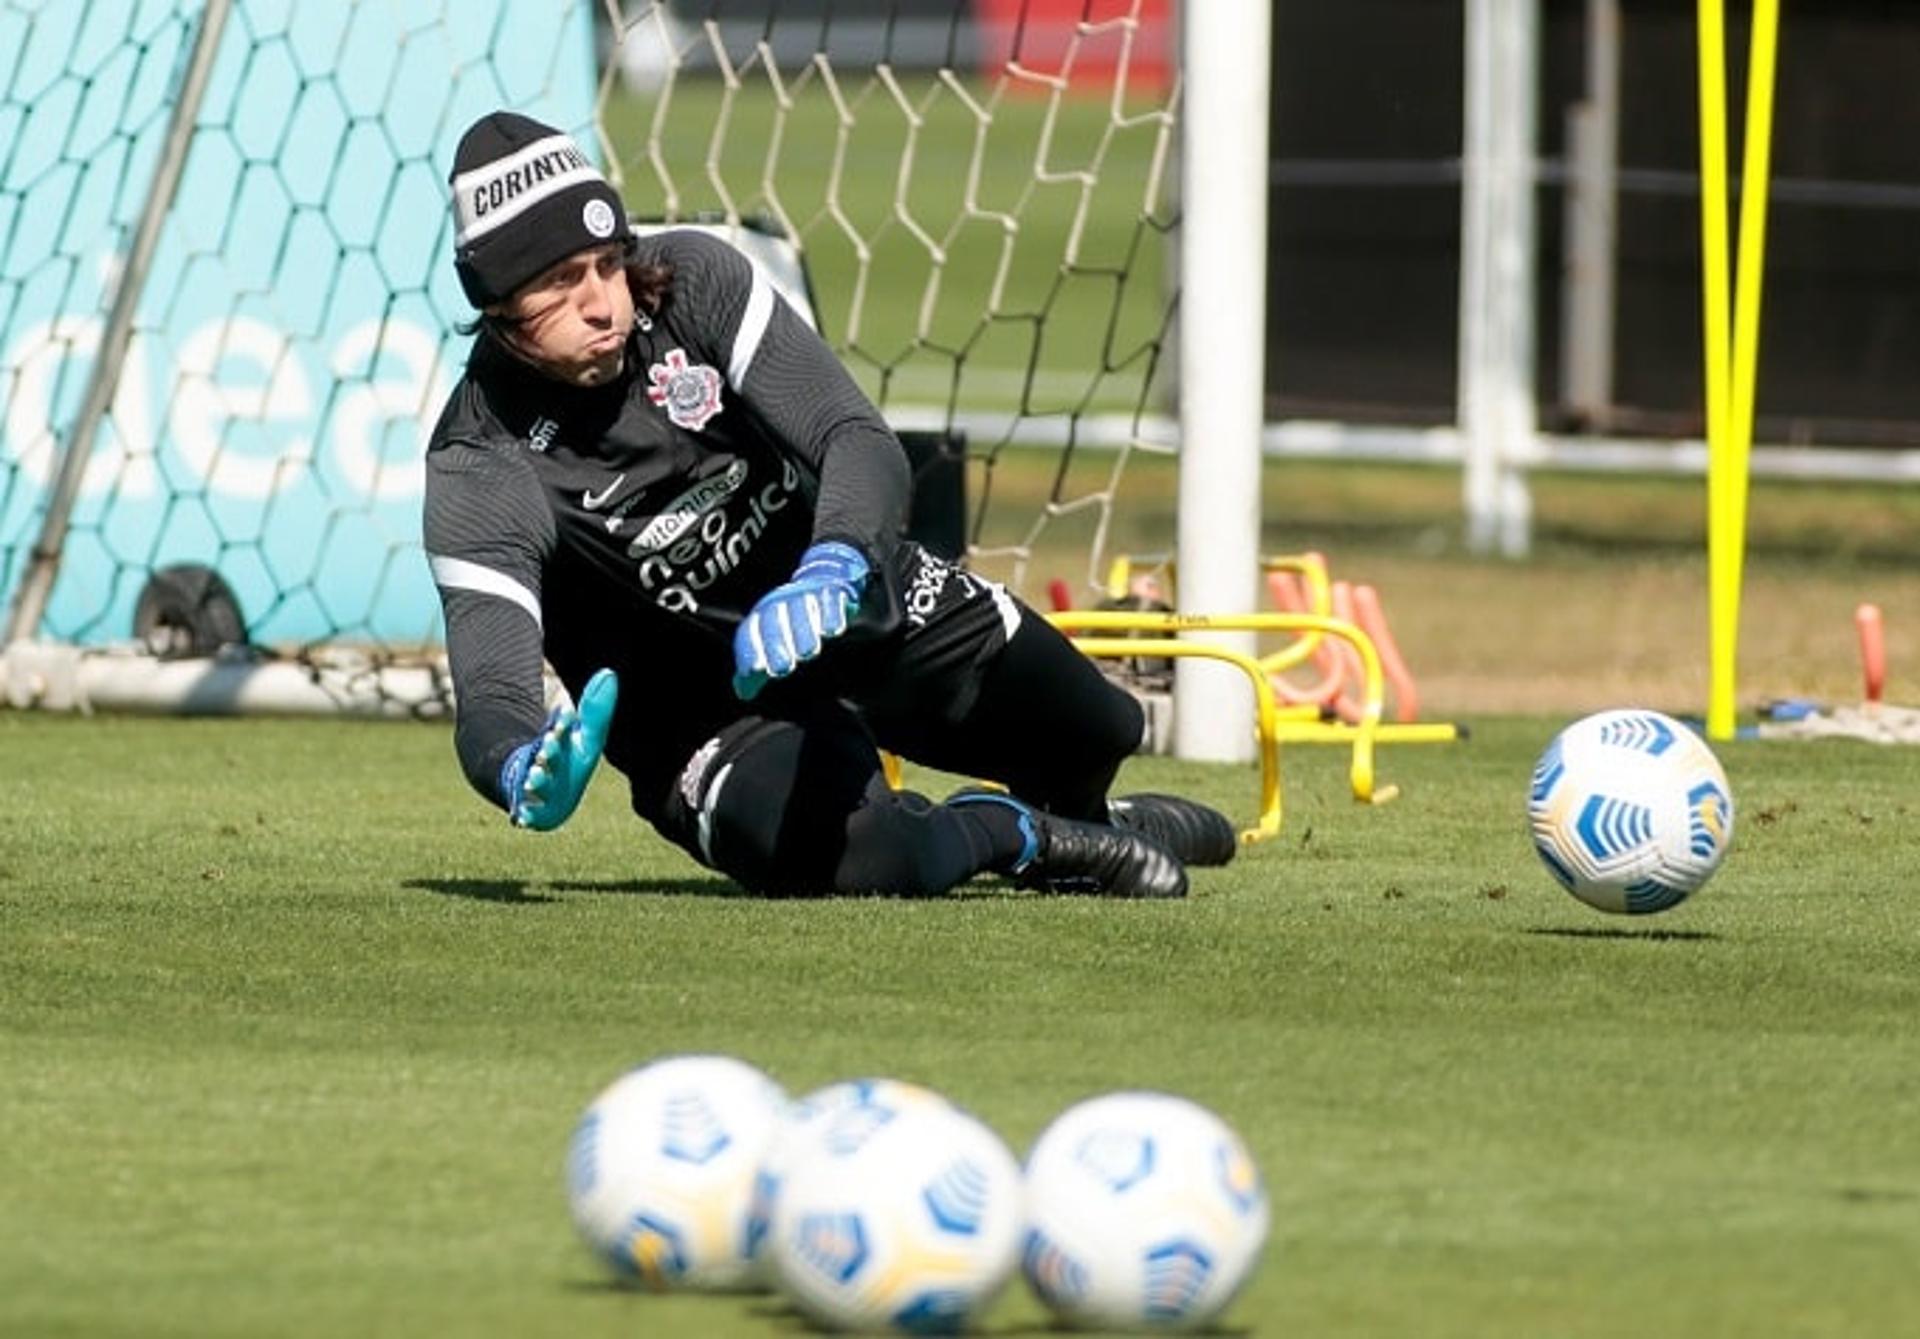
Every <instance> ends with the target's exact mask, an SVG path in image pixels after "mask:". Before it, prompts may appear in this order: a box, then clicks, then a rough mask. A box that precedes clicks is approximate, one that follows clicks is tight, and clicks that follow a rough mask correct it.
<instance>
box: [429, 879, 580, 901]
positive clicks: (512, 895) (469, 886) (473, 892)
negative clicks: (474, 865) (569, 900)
mask: <svg viewBox="0 0 1920 1339" xmlns="http://www.w3.org/2000/svg"><path fill="white" fill-rule="evenodd" d="M400 886H401V887H402V888H418V889H420V890H422V891H423V892H429V893H438V894H440V896H442V897H464V898H467V899H469V900H471V901H474V902H506V903H520V902H553V901H556V900H557V899H555V898H551V897H548V896H547V895H546V894H545V893H534V892H529V891H527V885H526V884H525V883H524V882H522V881H520V880H518V879H408V880H407V881H406V882H405V883H403V884H401V885H400Z"/></svg>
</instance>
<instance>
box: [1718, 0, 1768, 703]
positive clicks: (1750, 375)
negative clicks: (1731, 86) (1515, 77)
mask: <svg viewBox="0 0 1920 1339" xmlns="http://www.w3.org/2000/svg"><path fill="white" fill-rule="evenodd" d="M1779 32H1780V6H1779V0H1754V11H1753V27H1752V33H1751V39H1750V42H1749V49H1748V60H1747V113H1746V136H1745V152H1744V155H1743V160H1742V164H1741V172H1740V179H1741V191H1740V238H1739V246H1740V254H1739V271H1738V274H1737V276H1736V277H1735V278H1734V281H1733V283H1732V285H1731V286H1732V288H1733V290H1734V291H1733V294H1732V304H1731V306H1732V318H1733V324H1732V330H1731V335H1730V334H1729V330H1728V310H1729V302H1728V288H1729V281H1728V254H1727V252H1728V246H1727V129H1726V29H1725V20H1724V13H1723V10H1722V5H1721V0H1700V5H1699V46H1700V52H1699V56H1700V209H1701V243H1702V292H1703V303H1704V306H1705V312H1704V317H1705V319H1704V322H1703V325H1704V330H1705V338H1706V368H1707V372H1706V375H1707V385H1706V399H1707V460H1708V464H1707V573H1708V624H1709V634H1708V635H1709V679H1708V696H1707V735H1708V737H1709V738H1712V739H1731V738H1732V737H1733V733H1734V715H1735V707H1736V695H1737V679H1738V673H1737V665H1738V649H1739V640H1740V586H1741V571H1742V567H1743V565H1744V559H1745V554H1746V531H1747V479H1748V460H1749V457H1750V456H1751V454H1752V447H1753V415H1754V401H1755V398H1756V393H1757V381H1758V365H1759V350H1760V296H1761V291H1762V285H1763V281H1764V278H1765V257H1766V216H1767V196H1768V183H1769V180H1770V177H1771V167H1770V160H1771V154H1772V147H1773V88H1774V71H1775V66H1776V55H1777V52H1778V49H1779Z"/></svg>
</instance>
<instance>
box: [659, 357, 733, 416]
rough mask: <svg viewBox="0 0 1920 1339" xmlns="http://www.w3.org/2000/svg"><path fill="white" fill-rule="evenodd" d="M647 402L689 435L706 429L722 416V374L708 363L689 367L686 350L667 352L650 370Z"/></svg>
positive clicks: (692, 364) (694, 364) (690, 364)
mask: <svg viewBox="0 0 1920 1339" xmlns="http://www.w3.org/2000/svg"><path fill="white" fill-rule="evenodd" d="M647 380H648V381H650V382H652V383H653V384H652V385H650V386H648V387H647V398H648V399H649V400H651V401H653V402H654V403H655V404H657V405H660V406H661V407H663V408H664V409H665V410H666V411H667V417H668V418H670V419H672V420H673V421H674V422H675V423H676V424H678V425H679V426H680V427H683V428H685V429H687V430H688V431H689V432H698V431H700V429H702V428H704V427H706V426H707V420H708V419H710V418H712V417H713V416H714V415H715V414H717V413H719V412H720V374H719V373H718V372H716V371H714V369H712V368H711V367H708V366H707V365H706V364H705V363H689V362H688V361H687V355H686V351H685V350H684V349H668V350H667V353H666V357H665V359H664V360H663V361H661V362H657V363H655V364H654V365H653V366H652V367H649V368H648V369H647Z"/></svg>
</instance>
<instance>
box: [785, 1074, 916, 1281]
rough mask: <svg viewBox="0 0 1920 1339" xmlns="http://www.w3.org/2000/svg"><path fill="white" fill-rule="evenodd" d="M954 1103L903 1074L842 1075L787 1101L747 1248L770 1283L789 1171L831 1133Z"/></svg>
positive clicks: (839, 1135) (841, 1138)
mask: <svg viewBox="0 0 1920 1339" xmlns="http://www.w3.org/2000/svg"><path fill="white" fill-rule="evenodd" d="M950 1105H952V1104H951V1103H950V1102H948V1100H947V1099H946V1098H945V1097H943V1096H942V1095H941V1094H939V1093H937V1092H935V1091H934V1090H933V1089H931V1088H926V1087H922V1086H921V1085H920V1084H917V1083H909V1082H907V1081H906V1080H904V1079H884V1078H867V1079H842V1080H840V1081H839V1082H837V1083H830V1084H828V1085H827V1086H826V1087H824V1088H816V1089H814V1090H813V1091H812V1092H810V1093H807V1094H805V1095H804V1096H802V1097H798V1098H795V1099H794V1100H793V1101H792V1102H791V1103H789V1104H788V1106H787V1109H786V1111H785V1112H784V1113H783V1114H782V1116H781V1119H780V1122H779V1124H778V1125H776V1126H775V1127H774V1131H773V1137H772V1138H771V1139H770V1140H768V1142H767V1151H766V1155H765V1156H764V1157H762V1158H761V1160H760V1172H759V1174H758V1176H756V1177H755V1179H754V1188H753V1213H752V1217H751V1220H750V1222H749V1225H748V1229H747V1232H748V1252H749V1254H751V1255H752V1256H753V1257H754V1259H755V1264H756V1266H757V1268H758V1271H759V1274H760V1277H761V1278H763V1279H764V1280H765V1282H766V1284H767V1286H768V1287H773V1286H774V1285H775V1283H776V1282H777V1279H776V1277H775V1274H774V1269H773V1261H772V1259H771V1258H769V1254H768V1252H767V1250H766V1249H765V1246H766V1236H767V1233H768V1231H769V1230H770V1229H771V1228H772V1226H773V1206H774V1204H775V1202H777V1201H778V1199H779V1197H780V1187H781V1186H782V1185H784V1184H785V1183H786V1179H787V1174H788V1173H789V1172H790V1171H792V1170H793V1168H794V1167H795V1166H797V1165H798V1164H799V1162H800V1160H801V1159H802V1158H803V1157H805V1156H806V1154H807V1152H808V1151H809V1150H810V1149H811V1148H812V1147H813V1146H814V1145H815V1144H816V1143H818V1142H820V1141H822V1140H824V1139H826V1138H828V1137H829V1135H831V1137H832V1138H833V1140H834V1141H835V1143H836V1144H845V1143H847V1142H848V1141H850V1140H852V1139H855V1138H857V1137H859V1134H860V1132H861V1131H862V1130H863V1129H864V1128H865V1127H866V1126H868V1125H876V1124H881V1123H884V1122H886V1121H889V1120H892V1119H893V1118H894V1117H895V1116H897V1115H898V1114H899V1113H900V1112H902V1111H910V1110H914V1109H916V1108H919V1107H945V1106H950Z"/></svg>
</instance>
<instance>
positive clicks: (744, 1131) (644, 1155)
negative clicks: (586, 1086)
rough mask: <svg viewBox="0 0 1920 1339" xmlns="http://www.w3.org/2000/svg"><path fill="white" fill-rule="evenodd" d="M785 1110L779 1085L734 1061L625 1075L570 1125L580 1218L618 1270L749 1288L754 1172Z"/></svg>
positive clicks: (572, 1193)
mask: <svg viewBox="0 0 1920 1339" xmlns="http://www.w3.org/2000/svg"><path fill="white" fill-rule="evenodd" d="M786 1106H787V1095H786V1093H785V1092H784V1091H783V1090H782V1089H781V1087H780V1085H779V1084H777V1083H775V1082H774V1081H773V1080H772V1079H770V1078H768V1077H767V1076H766V1075H765V1074H763V1073H761V1072H760V1071H759V1070H758V1069H756V1068H754V1067H753V1066H752V1065H749V1064H747V1063H746V1062H745V1061H742V1060H735V1059H732V1058H731V1057H728V1056H721V1055H683V1056H672V1057H669V1058H667V1059H664V1060H656V1061H654V1062H653V1063H652V1064H649V1065H643V1066H642V1067H640V1068H639V1069H635V1070H632V1071H630V1072H629V1073H627V1074H624V1075H622V1076H621V1077H620V1078H618V1079H616V1080H615V1081H614V1082H613V1083H612V1084H611V1085H609V1086H608V1087H607V1088H606V1089H605V1090H604V1091H603V1092H601V1093H600V1095H599V1096H598V1097H596V1098H595V1099H594V1100H593V1103H592V1104H591V1105H590V1106H589V1107H588V1108H587V1109H586V1112H585V1113H584V1114H583V1115H582V1116H581V1118H580V1123H579V1124H578V1125H577V1126H576V1127H575V1128H574V1132H573V1142H572V1145H571V1147H570V1148H569V1150H568V1154H567V1198H568V1202H569V1204H570V1206H571V1208H572V1210H573V1221H574V1225H575V1226H576V1227H577V1228H579V1230H580V1235H581V1236H583V1237H584V1238H586V1241H587V1244H588V1245H589V1246H591V1247H592V1248H593V1249H594V1251H595V1252H596V1253H597V1254H598V1255H599V1256H600V1257H601V1259H603V1260H605V1261H606V1262H607V1264H608V1265H609V1266H610V1267H611V1268H612V1269H613V1271H614V1272H615V1273H616V1274H619V1275H620V1276H622V1277H627V1278H636V1279H638V1280H639V1281H640V1282H642V1283H644V1284H645V1285H646V1286H647V1287H649V1288H654V1289H660V1290H666V1289H680V1288H685V1289H694V1290H700V1291H727V1290H732V1289H739V1288H744V1287H750V1286H752V1285H753V1284H754V1283H755V1282H756V1280H755V1278H754V1276H753V1273H752V1270H751V1262H750V1249H751V1221H752V1208H753V1189H754V1178H755V1176H756V1175H757V1174H758V1172H759V1170H760V1163H761V1159H762V1158H763V1157H764V1155H765V1153H766V1150H767V1146H768V1143H769V1141H770V1140H771V1139H772V1137H773V1132H774V1129H775V1127H776V1125H777V1124H778V1122H779V1120H780V1118H781V1115H782V1113H783V1112H784V1110H785V1109H786Z"/></svg>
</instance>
